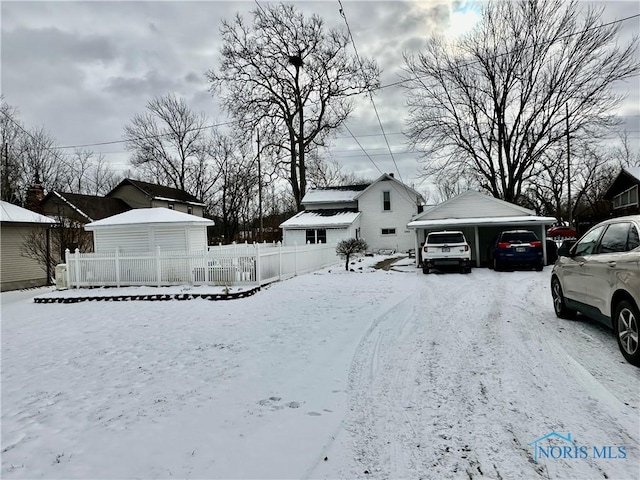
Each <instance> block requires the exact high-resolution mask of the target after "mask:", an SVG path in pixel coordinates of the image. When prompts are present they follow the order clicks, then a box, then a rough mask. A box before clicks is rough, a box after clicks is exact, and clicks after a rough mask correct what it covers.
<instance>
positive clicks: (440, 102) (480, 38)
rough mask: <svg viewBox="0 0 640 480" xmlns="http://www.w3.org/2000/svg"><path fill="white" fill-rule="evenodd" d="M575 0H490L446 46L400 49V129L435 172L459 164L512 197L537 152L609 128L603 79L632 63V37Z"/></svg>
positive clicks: (626, 73) (612, 101) (451, 171)
mask: <svg viewBox="0 0 640 480" xmlns="http://www.w3.org/2000/svg"><path fill="white" fill-rule="evenodd" d="M601 14H602V11H601V10H594V9H587V10H586V11H584V12H583V11H581V10H580V9H579V7H578V3H577V2H576V1H572V2H569V3H565V2H563V1H561V0H523V1H519V2H491V3H489V4H487V5H486V6H485V8H484V10H483V14H482V20H481V23H480V24H479V26H478V27H477V28H476V30H474V31H473V32H472V33H471V34H469V35H468V36H466V37H463V38H462V40H460V42H459V43H458V44H456V45H455V46H454V47H451V46H450V45H448V44H446V43H445V42H444V40H443V39H435V40H433V41H429V43H428V44H427V46H426V47H425V50H424V51H423V52H421V53H420V54H418V55H413V54H409V53H408V54H405V63H406V66H405V70H406V74H405V80H406V83H405V86H406V87H407V99H408V106H409V114H410V119H409V129H408V134H409V136H410V138H411V140H412V142H413V144H414V145H415V146H416V147H418V148H420V149H422V151H423V152H424V154H425V159H427V160H428V163H425V165H424V167H425V168H424V173H425V174H428V175H435V177H436V179H438V178H446V177H448V176H450V175H455V176H457V175H458V174H459V173H460V172H469V173H471V174H472V175H473V176H474V177H476V178H477V179H478V181H479V182H480V185H481V186H482V188H484V189H485V190H487V191H488V192H490V193H491V194H492V195H494V196H495V197H498V198H503V199H505V200H507V201H511V202H517V201H519V200H520V199H521V195H522V194H523V191H524V190H525V189H526V188H527V187H528V186H529V185H530V184H531V182H532V181H534V180H535V178H536V177H537V176H538V175H539V174H540V172H542V171H543V170H544V162H545V158H544V153H545V152H546V151H547V150H548V149H550V148H553V147H555V146H558V145H560V144H562V142H563V141H564V139H565V138H566V135H567V134H570V135H571V138H572V140H573V139H578V138H580V137H585V136H590V137H592V138H593V137H595V136H596V135H597V133H598V132H599V131H600V129H602V128H605V127H610V126H611V125H613V124H614V123H615V119H614V118H613V117H612V116H611V115H610V113H611V111H612V108H613V107H614V106H616V105H617V104H618V102H619V101H620V100H621V97H620V96H619V95H617V94H615V93H614V92H613V90H612V85H613V84H614V83H615V82H617V81H619V80H623V79H626V78H629V77H631V76H633V75H635V74H637V73H638V71H639V65H638V62H637V61H636V60H635V59H634V54H635V51H636V49H637V44H638V40H637V38H635V39H634V40H632V41H631V42H630V43H629V44H628V45H626V46H622V47H620V46H618V32H619V29H620V24H619V23H617V24H608V25H606V24H603V23H602V22H601V20H600V19H601Z"/></svg>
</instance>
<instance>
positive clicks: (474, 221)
mask: <svg viewBox="0 0 640 480" xmlns="http://www.w3.org/2000/svg"><path fill="white" fill-rule="evenodd" d="M555 222H556V219H555V218H554V217H537V216H535V215H526V216H522V217H478V218H444V219H437V220H414V221H413V222H409V224H408V225H407V227H409V228H425V227H444V226H457V227H462V226H473V225H513V224H531V225H551V224H553V223H555Z"/></svg>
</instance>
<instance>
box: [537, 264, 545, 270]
mask: <svg viewBox="0 0 640 480" xmlns="http://www.w3.org/2000/svg"><path fill="white" fill-rule="evenodd" d="M543 268H544V265H543V264H542V263H539V264H537V265H536V272H541V271H542V269H543Z"/></svg>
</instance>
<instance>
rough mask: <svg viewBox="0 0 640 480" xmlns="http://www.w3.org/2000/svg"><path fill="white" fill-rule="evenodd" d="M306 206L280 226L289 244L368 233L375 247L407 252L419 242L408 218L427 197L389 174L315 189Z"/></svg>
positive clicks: (331, 240)
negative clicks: (415, 238)
mask: <svg viewBox="0 0 640 480" xmlns="http://www.w3.org/2000/svg"><path fill="white" fill-rule="evenodd" d="M302 205H303V207H304V211H302V212H299V213H298V214H296V215H295V216H293V217H291V218H290V219H288V220H287V221H285V222H283V223H282V224H281V225H280V228H282V230H283V243H284V245H286V246H291V245H295V244H297V245H303V244H306V243H337V242H339V241H340V240H344V239H347V238H362V239H363V240H365V241H366V242H367V244H368V245H369V249H370V250H372V251H376V250H396V251H406V250H409V249H411V248H413V247H414V235H413V232H411V231H410V230H409V229H408V228H407V223H408V222H409V221H410V220H411V219H412V218H413V217H414V216H415V215H417V214H418V213H420V212H421V211H422V207H423V205H424V198H423V197H422V195H420V194H419V193H418V192H416V191H415V190H413V189H412V188H410V187H408V186H407V185H405V184H404V183H402V182H400V181H398V180H397V179H396V178H395V177H394V175H393V174H392V173H390V174H386V173H385V174H383V175H381V176H380V177H379V178H378V179H377V180H376V181H374V182H372V183H368V184H360V185H347V186H339V187H327V188H318V189H313V190H310V191H309V192H307V194H306V195H305V196H304V198H303V199H302Z"/></svg>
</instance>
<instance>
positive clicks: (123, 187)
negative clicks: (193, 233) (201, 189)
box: [106, 178, 205, 217]
mask: <svg viewBox="0 0 640 480" xmlns="http://www.w3.org/2000/svg"><path fill="white" fill-rule="evenodd" d="M106 197H108V198H114V199H116V198H119V199H121V200H123V201H124V202H125V203H126V204H127V205H129V206H130V207H131V208H153V207H165V208H168V209H170V210H176V211H177V212H183V213H188V214H190V215H196V216H198V217H202V216H203V215H204V207H205V204H204V203H203V202H202V200H199V199H198V198H196V197H194V196H193V195H191V194H189V193H187V192H185V191H184V190H180V189H177V188H171V187H165V186H162V185H156V184H153V183H148V182H141V181H140V180H132V179H130V178H125V179H124V180H123V181H122V182H120V183H119V184H118V185H117V186H116V187H115V188H114V189H113V190H111V191H110V192H109V193H107V195H106Z"/></svg>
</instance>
